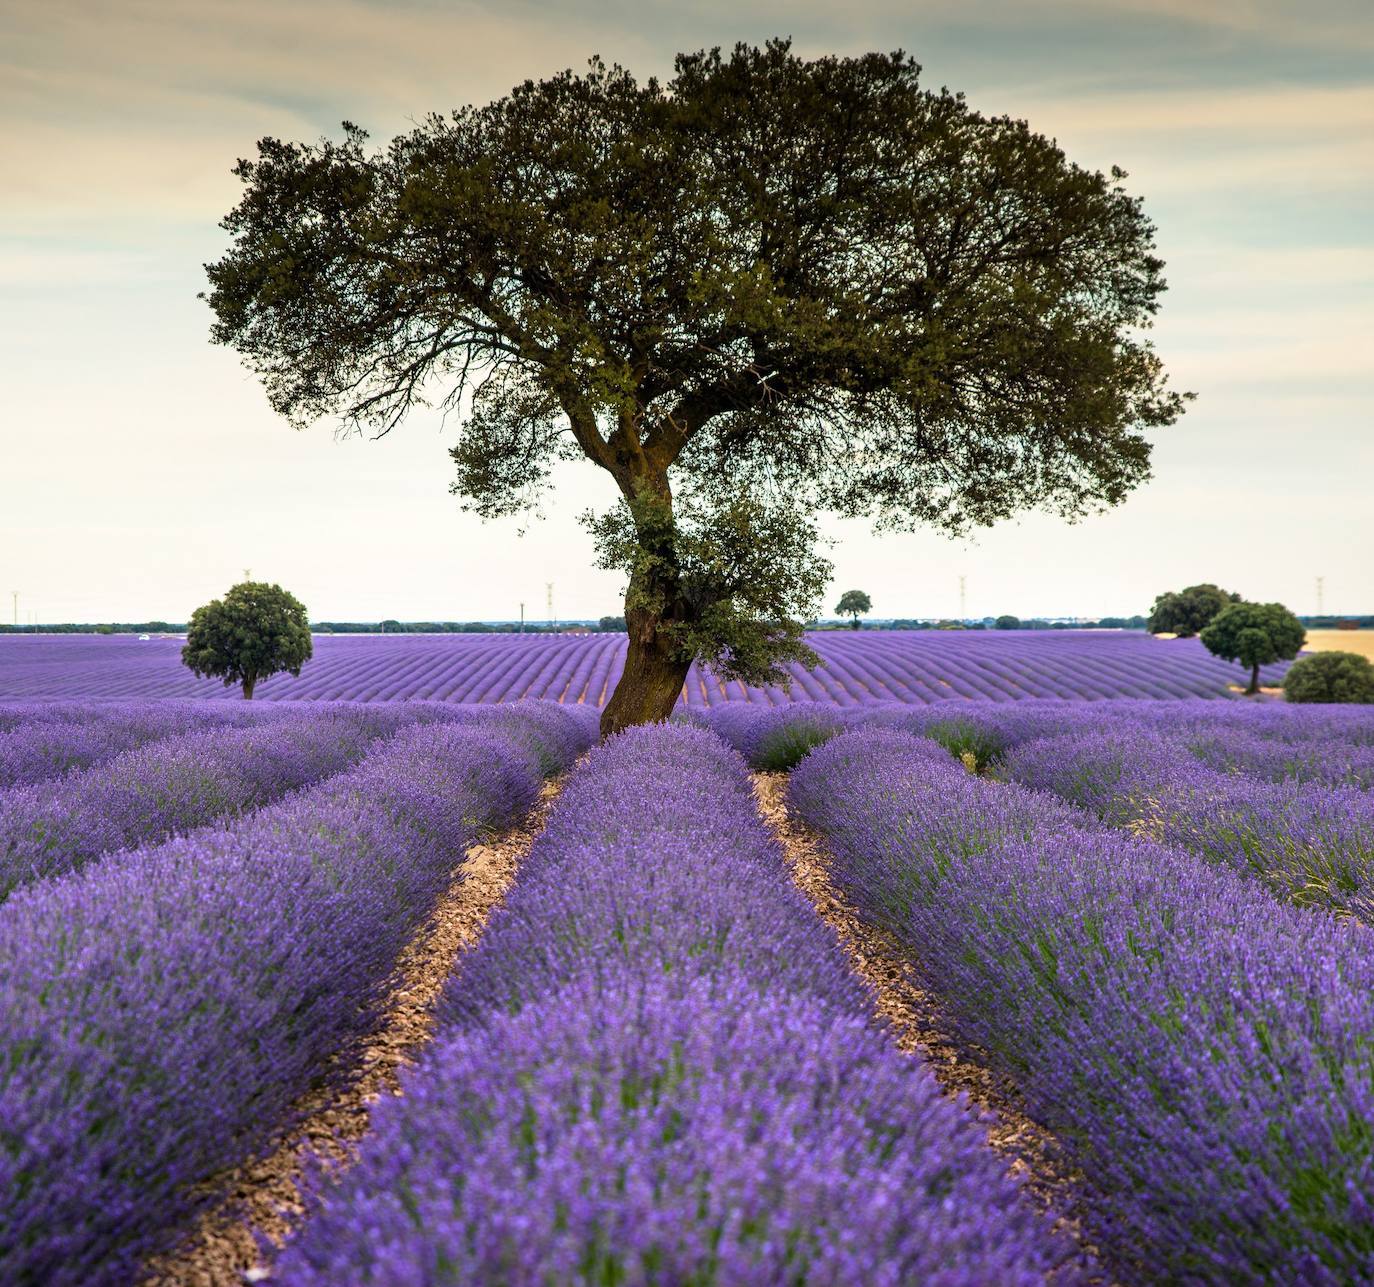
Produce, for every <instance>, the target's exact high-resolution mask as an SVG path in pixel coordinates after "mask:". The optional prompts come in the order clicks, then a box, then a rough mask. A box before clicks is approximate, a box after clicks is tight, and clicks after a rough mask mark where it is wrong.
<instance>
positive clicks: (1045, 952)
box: [790, 730, 1374, 1283]
mask: <svg viewBox="0 0 1374 1287" xmlns="http://www.w3.org/2000/svg"><path fill="white" fill-rule="evenodd" d="M790 798H791V801H792V803H793V805H794V806H795V807H796V808H797V809H798V811H799V812H800V814H801V816H802V817H803V818H805V820H806V821H808V822H809V823H810V824H811V825H813V826H816V827H817V828H819V829H820V830H821V831H822V832H823V833H824V834H825V836H826V837H827V839H828V841H829V844H830V847H831V849H832V851H833V854H834V857H835V863H834V871H833V875H834V877H835V879H836V880H837V881H838V883H839V884H840V886H841V887H842V889H843V890H844V892H845V894H846V895H847V896H848V898H849V899H850V900H851V901H852V902H853V904H854V905H855V906H856V907H857V908H858V909H859V911H860V913H861V914H862V915H864V916H865V917H867V918H869V919H870V920H871V921H873V922H874V923H876V924H878V925H880V926H882V927H883V928H885V929H886V930H888V931H889V932H891V933H892V934H894V935H895V936H896V937H897V939H898V940H899V941H900V942H901V943H902V944H903V945H904V946H905V947H906V948H907V949H908V950H909V952H910V956H911V960H912V962H913V963H914V964H915V966H916V967H917V969H918V971H919V973H920V976H921V978H922V979H923V981H924V983H925V984H926V986H928V987H929V988H930V989H931V990H932V991H933V992H935V993H937V994H938V995H939V996H940V997H941V999H942V1001H943V1003H944V1004H945V1006H946V1007H947V1009H948V1012H949V1014H950V1016H951V1019H952V1022H953V1023H954V1024H955V1025H956V1027H957V1033H958V1035H959V1036H960V1037H961V1038H962V1039H963V1040H964V1041H966V1042H968V1043H971V1044H972V1045H974V1046H977V1047H980V1048H981V1049H982V1050H983V1051H984V1052H985V1057H986V1058H987V1059H988V1060H989V1061H990V1062H991V1063H992V1064H993V1065H994V1066H995V1067H997V1068H999V1069H1001V1070H1002V1071H1004V1072H1005V1073H1007V1074H1008V1075H1010V1076H1011V1077H1013V1078H1014V1079H1015V1080H1016V1081H1017V1082H1018V1083H1019V1085H1020V1086H1021V1088H1022V1089H1023V1091H1024V1093H1025V1097H1026V1101H1027V1105H1028V1108H1029V1111H1030V1112H1031V1113H1032V1115H1033V1116H1035V1117H1037V1118H1038V1119H1039V1120H1041V1121H1043V1122H1044V1123H1045V1124H1046V1125H1047V1126H1048V1127H1049V1128H1050V1129H1051V1130H1052V1131H1053V1132H1055V1133H1056V1134H1057V1136H1058V1138H1059V1140H1060V1141H1061V1144H1062V1146H1063V1147H1064V1148H1065V1149H1066V1150H1067V1151H1068V1152H1069V1154H1070V1155H1071V1157H1072V1159H1073V1160H1074V1161H1075V1162H1076V1163H1077V1164H1078V1165H1080V1166H1081V1167H1082V1169H1083V1171H1084V1173H1085V1175H1086V1177H1087V1181H1088V1183H1087V1186H1086V1189H1085V1193H1084V1206H1083V1211H1082V1212H1081V1213H1080V1215H1081V1217H1082V1218H1083V1219H1084V1220H1085V1222H1086V1224H1087V1226H1088V1228H1089V1230H1090V1232H1091V1233H1092V1234H1093V1235H1094V1236H1095V1237H1096V1238H1097V1239H1099V1240H1100V1242H1101V1244H1102V1245H1103V1246H1104V1247H1105V1248H1106V1249H1107V1250H1108V1251H1109V1253H1110V1256H1111V1261H1112V1264H1111V1269H1112V1272H1113V1274H1114V1275H1115V1276H1116V1277H1117V1278H1119V1279H1120V1280H1122V1281H1127V1282H1140V1283H1151V1282H1160V1281H1179V1282H1227V1283H1289V1282H1303V1283H1343V1282H1355V1281H1369V1280H1370V1279H1371V1277H1374V1211H1372V1210H1371V1207H1370V1194H1371V1192H1372V1191H1374V1188H1372V1182H1374V1131H1371V1130H1370V1129H1369V1123H1370V1122H1371V1121H1374V937H1371V933H1370V931H1369V930H1367V929H1365V928H1364V927H1362V926H1359V925H1354V924H1349V923H1344V924H1343V923H1339V922H1337V921H1335V920H1334V919H1332V918H1331V917H1329V916H1325V915H1322V914H1320V913H1317V912H1313V911H1309V910H1304V909H1301V908H1298V907H1294V906H1291V905H1285V904H1282V903H1275V902H1274V901H1273V900H1271V899H1270V898H1269V897H1268V896H1267V895H1266V894H1265V893H1264V891H1263V890H1261V889H1260V888H1259V887H1258V886H1257V885H1256V884H1255V883H1254V882H1253V881H1250V880H1248V879H1246V878H1245V877H1243V876H1241V875H1240V874H1239V873H1237V872H1234V871H1231V870H1228V869H1226V868H1224V867H1219V866H1213V865H1209V864H1208V863H1206V862H1203V861H1201V860H1200V859H1199V858H1198V857H1196V856H1195V855H1193V854H1190V853H1187V852H1183V851H1180V850H1178V849H1174V848H1170V847H1167V846H1163V845H1159V844H1156V843H1152V842H1149V841H1145V840H1140V839H1135V838H1132V837H1130V836H1128V835H1125V834H1122V833H1119V832H1115V831H1112V830H1110V829H1104V828H1102V827H1100V825H1098V824H1096V823H1094V822H1092V821H1091V820H1090V819H1089V818H1088V817H1087V815H1086V814H1084V813H1083V812H1081V811H1079V810H1075V809H1073V808H1071V807H1069V806H1068V805H1066V804H1064V803H1061V802H1060V801H1058V800H1055V799H1053V798H1051V797H1048V796H1046V795H1043V794H1039V793H1036V792H1031V791H1028V790H1025V789H1023V788H1021V787H1019V786H1015V785H1009V784H999V783H993V782H988V781H985V780H981V779H979V778H976V777H974V776H973V775H971V774H969V773H967V772H966V771H965V770H964V769H962V768H961V767H960V766H959V765H958V764H957V763H956V762H955V761H954V760H952V759H951V758H949V757H948V756H947V755H945V754H944V753H943V752H941V751H939V750H937V749H936V748H935V746H934V744H933V743H930V742H928V741H924V742H923V741H921V740H918V739H916V738H914V737H911V736H909V735H905V734H902V733H900V732H897V731H894V730H872V731H856V732H853V733H849V734H847V735H845V736H843V737H839V738H836V739H834V740H832V741H830V742H828V743H827V744H826V745H825V746H823V747H820V748H819V749H817V750H815V751H813V752H812V753H811V755H810V756H808V757H807V759H806V760H805V761H803V763H802V764H801V766H800V767H799V768H798V769H797V771H796V772H795V773H794V774H793V776H792V781H791V789H790Z"/></svg>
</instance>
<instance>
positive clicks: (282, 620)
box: [181, 581, 312, 700]
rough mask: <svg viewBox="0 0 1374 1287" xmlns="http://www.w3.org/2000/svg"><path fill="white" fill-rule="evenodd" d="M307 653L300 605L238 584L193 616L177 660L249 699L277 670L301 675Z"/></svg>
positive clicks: (280, 593) (274, 588) (251, 584)
mask: <svg viewBox="0 0 1374 1287" xmlns="http://www.w3.org/2000/svg"><path fill="white" fill-rule="evenodd" d="M311 651H312V649H311V643H310V623H309V621H308V619H307V618H306V615H305V606H304V605H303V604H302V603H301V601H300V600H299V599H297V598H296V597H295V596H294V595H292V594H288V593H287V592H286V591H285V590H283V589H282V588H281V586H279V585H268V584H267V583H266V582H264V581H242V582H240V583H239V584H238V585H236V586H234V587H233V588H232V589H231V590H230V591H229V592H228V593H227V594H226V595H225V596H224V598H223V599H212V600H211V601H210V602H209V603H207V604H206V605H205V606H204V607H202V608H197V609H196V610H195V612H193V613H192V614H191V620H190V623H189V624H188V626H187V629H186V644H185V646H184V647H183V648H182V650H181V660H182V661H183V662H184V663H185V664H186V665H187V666H189V667H190V668H191V670H192V671H193V672H194V673H195V674H197V675H201V676H213V677H214V678H216V679H222V680H224V686H225V687H226V688H227V687H229V686H230V685H231V684H242V685H243V696H244V698H245V699H246V700H251V699H252V696H253V689H254V688H255V687H256V686H257V683H258V681H259V680H261V679H266V678H267V677H268V676H269V675H275V674H277V673H278V672H280V671H286V672H287V673H288V674H291V675H299V674H300V673H301V667H302V666H303V665H304V664H305V663H306V662H307V661H309V660H310V655H311Z"/></svg>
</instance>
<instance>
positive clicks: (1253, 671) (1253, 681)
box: [1245, 662, 1259, 697]
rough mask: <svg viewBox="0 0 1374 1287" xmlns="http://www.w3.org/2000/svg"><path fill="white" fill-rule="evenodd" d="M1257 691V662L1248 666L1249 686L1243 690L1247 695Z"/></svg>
mask: <svg viewBox="0 0 1374 1287" xmlns="http://www.w3.org/2000/svg"><path fill="white" fill-rule="evenodd" d="M1257 692H1259V662H1256V663H1255V664H1254V665H1253V666H1252V667H1251V668H1250V687H1249V688H1247V689H1246V690H1245V695H1246V696H1247V697H1253V696H1254V695H1255V694H1256V693H1257Z"/></svg>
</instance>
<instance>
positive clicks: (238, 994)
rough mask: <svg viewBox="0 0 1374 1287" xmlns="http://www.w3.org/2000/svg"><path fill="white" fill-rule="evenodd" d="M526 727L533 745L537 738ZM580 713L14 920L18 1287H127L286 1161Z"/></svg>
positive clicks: (9, 959)
mask: <svg viewBox="0 0 1374 1287" xmlns="http://www.w3.org/2000/svg"><path fill="white" fill-rule="evenodd" d="M521 725H523V726H524V727H523V729H522V728H521V727H520V726H521ZM586 740H587V738H586V735H585V730H583V729H581V728H579V727H578V725H577V722H576V721H574V720H572V719H571V718H570V717H561V718H560V717H557V716H556V715H555V716H550V715H549V714H548V713H546V712H534V711H526V712H518V711H508V712H504V713H501V714H500V715H496V714H494V713H493V714H491V715H488V716H486V717H484V718H482V719H480V720H479V721H473V722H469V723H466V724H459V725H456V726H455V725H449V726H444V725H430V726H428V727H418V728H412V729H407V730H404V731H402V732H401V733H399V734H398V735H397V736H396V737H394V738H393V739H392V740H390V741H389V742H386V743H382V744H380V746H379V747H378V749H376V750H375V751H374V752H373V753H372V754H371V755H369V756H368V758H367V759H366V760H364V761H363V763H362V764H361V765H359V766H357V767H356V768H354V769H352V770H350V771H349V772H346V773H344V774H342V775H340V776H338V777H335V778H332V779H330V780H329V781H327V782H324V783H321V784H319V785H318V786H316V787H314V788H311V789H310V790H307V791H303V792H300V793H298V794H297V795H295V796H293V797H291V798H290V799H288V800H285V801H282V802H280V803H278V804H276V805H274V806H271V807H269V808H267V809H265V810H262V811H261V812H259V813H257V814H254V815H252V816H251V817H248V818H244V819H240V820H238V821H236V822H234V823H232V824H230V825H229V826H227V827H226V828H224V829H222V830H217V831H206V832H201V833H198V834H197V835H195V836H190V837H182V838H179V839H176V840H172V841H169V842H167V843H165V844H163V845H161V846H159V847H156V848H152V849H144V850H140V851H136V852H134V853H130V854H121V855H120V856H119V859H118V861H111V862H103V863H99V864H97V865H95V866H94V867H92V868H89V869H88V870H86V871H84V872H82V873H79V874H78V875H76V876H73V877H69V878H67V879H65V880H61V881H55V882H52V883H48V884H44V885H38V886H34V887H31V888H29V889H26V890H22V891H20V892H18V893H17V894H16V895H15V896H14V897H13V898H11V899H10V901H9V902H8V903H7V904H6V905H5V906H4V907H3V908H0V1049H3V1050H4V1051H5V1053H6V1058H5V1060H4V1061H3V1062H0V1123H3V1131H0V1281H4V1282H7V1283H35V1284H36V1283H44V1284H54V1285H61V1284H84V1285H89V1284H106V1283H109V1284H115V1283H125V1282H130V1281H135V1280H136V1278H137V1270H138V1266H139V1265H140V1264H141V1263H143V1262H144V1261H145V1260H146V1258H147V1257H149V1256H150V1255H153V1254H156V1253H160V1252H165V1251H167V1250H168V1249H169V1248H170V1247H171V1246H172V1245H173V1244H174V1242H175V1240H176V1239H177V1237H178V1236H179V1235H180V1233H181V1232H182V1231H184V1230H185V1228H186V1227H187V1224H188V1222H189V1220H190V1219H191V1218H192V1217H193V1216H194V1215H195V1214H196V1212H197V1211H198V1210H199V1209H200V1208H201V1207H203V1206H204V1205H205V1204H206V1203H207V1202H210V1201H212V1200H214V1199H215V1198H216V1196H217V1190H216V1187H215V1177H216V1176H217V1175H218V1174H219V1173H220V1172H222V1171H223V1170H224V1169H225V1168H227V1167H231V1166H234V1165H237V1164H239V1163H241V1162H243V1161H244V1160H246V1159H247V1158H248V1157H250V1156H252V1155H254V1154H255V1153H257V1152H259V1151H260V1150H262V1149H264V1148H266V1147H268V1146H269V1145H270V1144H271V1143H272V1141H273V1140H274V1139H275V1138H276V1137H277V1136H278V1135H279V1133H280V1132H281V1131H282V1130H283V1129H284V1128H285V1127H286V1126H287V1125H288V1124H289V1123H290V1122H291V1120H292V1117H293V1113H294V1111H295V1109H294V1107H293V1106H294V1105H296V1104H297V1103H298V1101H299V1099H300V1097H301V1096H302V1095H303V1094H304V1093H305V1092H306V1091H308V1090H311V1089H315V1088H318V1087H321V1086H332V1087H336V1088H337V1087H339V1086H341V1085H342V1084H343V1083H344V1081H345V1080H346V1076H347V1072H346V1070H347V1069H348V1068H349V1066H350V1063H349V1061H348V1060H346V1059H345V1060H343V1061H331V1056H333V1055H334V1054H336V1053H337V1052H340V1051H342V1050H344V1049H345V1048H347V1047H348V1045H349V1043H350V1042H351V1041H353V1040H355V1039H357V1038H359V1037H360V1036H362V1035H364V1034H366V1033H367V1032H368V1031H369V1030H370V1029H371V1028H372V1027H373V1025H374V1024H375V1022H376V1019H377V1016H378V1013H379V1007H380V1005H381V1004H382V1002H383V1001H384V999H385V997H386V995H387V992H388V989H389V978H390V975H391V973H392V970H393V968H394V965H395V962H396V959H397V956H398V954H399V952H400V949H401V947H402V946H403V945H404V943H405V942H406V941H407V940H408V939H409V938H410V936H411V935H412V934H413V933H414V931H415V930H416V928H417V927H418V926H419V924H420V923H421V922H422V921H423V920H424V919H425V917H426V916H427V915H428V914H429V912H430V910H431V908H432V907H433V905H434V901H435V899H436V897H437V895H438V894H439V893H440V892H441V891H442V890H443V889H444V888H445V887H446V886H447V884H448V882H449V881H450V879H451V877H452V873H453V870H454V868H455V867H456V865H457V864H458V863H459V862H461V860H462V858H463V855H464V851H465V849H466V848H467V846H468V845H469V844H470V843H471V842H472V841H473V839H474V838H475V837H476V836H477V835H478V834H479V833H480V832H481V831H482V830H483V829H485V828H488V827H492V826H499V825H502V824H504V823H506V822H508V821H510V820H511V819H513V818H514V817H515V816H517V815H518V814H520V813H522V812H524V811H525V810H526V809H527V808H528V807H529V806H530V804H531V803H532V801H533V799H534V797H535V795H536V793H537V789H538V773H537V767H536V766H537V764H538V762H539V755H538V754H537V753H536V750H535V746H536V745H537V746H538V747H540V748H542V749H543V752H544V753H545V755H546V756H548V755H553V754H556V752H555V750H554V746H555V743H556V742H559V741H561V742H562V743H563V745H564V751H563V753H562V754H563V760H564V764H565V766H566V763H567V762H570V760H571V757H572V755H575V754H576V753H577V751H578V750H580V749H581V748H583V747H584V746H585V745H586Z"/></svg>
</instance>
